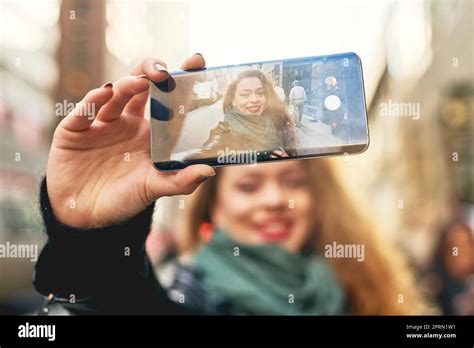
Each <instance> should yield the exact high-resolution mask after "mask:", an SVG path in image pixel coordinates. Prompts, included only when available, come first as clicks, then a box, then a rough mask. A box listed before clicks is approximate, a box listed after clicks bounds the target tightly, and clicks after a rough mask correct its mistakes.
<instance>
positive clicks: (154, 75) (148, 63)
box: [131, 57, 169, 82]
mask: <svg viewBox="0 0 474 348" xmlns="http://www.w3.org/2000/svg"><path fill="white" fill-rule="evenodd" d="M167 69H168V67H167V66H166V63H165V62H164V61H162V60H161V59H158V58H153V57H149V58H146V59H144V60H142V61H141V62H140V63H138V64H137V65H135V67H134V68H133V69H132V71H131V75H135V76H140V75H146V76H147V77H148V78H149V79H150V80H152V81H155V82H163V81H165V80H166V79H167V78H168V77H169V74H168V70H167Z"/></svg>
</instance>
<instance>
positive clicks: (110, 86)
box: [102, 82, 113, 88]
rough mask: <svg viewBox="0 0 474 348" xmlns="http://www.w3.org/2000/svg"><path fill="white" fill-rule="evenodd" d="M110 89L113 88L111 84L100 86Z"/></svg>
mask: <svg viewBox="0 0 474 348" xmlns="http://www.w3.org/2000/svg"><path fill="white" fill-rule="evenodd" d="M112 87H113V85H112V82H108V83H106V84H104V85H102V88H112Z"/></svg>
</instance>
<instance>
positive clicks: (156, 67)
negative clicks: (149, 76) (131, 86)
mask: <svg viewBox="0 0 474 348" xmlns="http://www.w3.org/2000/svg"><path fill="white" fill-rule="evenodd" d="M155 70H158V71H165V72H168V70H166V68H165V67H164V66H163V65H161V64H155Z"/></svg>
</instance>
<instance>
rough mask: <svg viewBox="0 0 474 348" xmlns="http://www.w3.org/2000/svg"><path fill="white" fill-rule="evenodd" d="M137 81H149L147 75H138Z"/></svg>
mask: <svg viewBox="0 0 474 348" xmlns="http://www.w3.org/2000/svg"><path fill="white" fill-rule="evenodd" d="M137 79H147V80H149V78H148V76H147V75H138V76H137Z"/></svg>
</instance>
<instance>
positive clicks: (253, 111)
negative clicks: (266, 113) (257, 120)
mask: <svg viewBox="0 0 474 348" xmlns="http://www.w3.org/2000/svg"><path fill="white" fill-rule="evenodd" d="M260 108H261V106H260V105H259V106H249V107H247V110H248V111H249V112H250V113H251V114H256V113H257V112H259V111H260Z"/></svg>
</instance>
